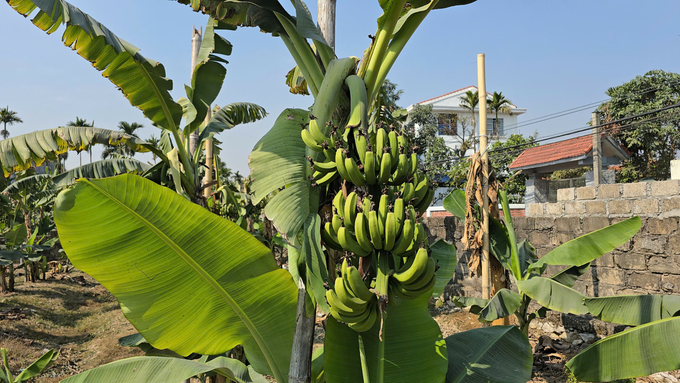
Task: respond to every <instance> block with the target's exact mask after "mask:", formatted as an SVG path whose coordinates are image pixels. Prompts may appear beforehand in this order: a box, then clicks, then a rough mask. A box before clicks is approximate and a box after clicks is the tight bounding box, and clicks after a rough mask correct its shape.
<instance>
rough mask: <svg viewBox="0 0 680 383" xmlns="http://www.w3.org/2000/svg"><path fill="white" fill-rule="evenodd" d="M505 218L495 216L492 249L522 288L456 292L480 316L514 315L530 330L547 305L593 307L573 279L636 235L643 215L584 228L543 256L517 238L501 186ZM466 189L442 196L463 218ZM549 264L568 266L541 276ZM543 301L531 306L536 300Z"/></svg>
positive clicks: (567, 309) (580, 310) (569, 309)
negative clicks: (481, 294)
mask: <svg viewBox="0 0 680 383" xmlns="http://www.w3.org/2000/svg"><path fill="white" fill-rule="evenodd" d="M499 196H500V202H501V205H502V207H503V213H504V218H505V221H504V223H503V222H501V221H498V220H495V219H493V218H491V222H490V228H489V229H490V230H489V239H490V245H491V246H490V247H491V253H492V254H493V255H494V256H495V257H496V259H498V261H499V262H500V263H501V264H502V265H503V267H504V268H505V269H506V270H507V271H509V273H510V276H511V278H512V279H513V281H514V282H515V284H516V285H517V288H518V292H514V291H512V290H509V289H501V290H499V291H498V292H497V293H496V295H495V296H494V297H493V298H491V299H480V298H473V297H455V298H454V299H453V301H454V303H455V304H456V305H458V306H460V307H470V311H471V312H472V313H474V314H478V319H479V320H480V321H481V322H492V321H494V320H496V319H498V318H503V317H506V316H509V315H513V314H514V315H515V316H516V317H517V320H518V322H519V327H520V329H521V330H522V331H523V332H524V333H525V334H527V333H528V331H529V325H530V323H531V321H532V320H534V319H535V318H539V317H544V316H545V314H546V312H547V311H548V310H556V311H560V312H564V313H571V314H587V313H589V312H590V310H589V308H588V306H587V305H586V304H585V303H584V300H585V299H586V297H585V296H584V295H583V294H581V293H579V292H578V291H576V290H574V289H573V287H574V283H576V281H577V280H578V278H579V277H580V276H581V275H583V274H584V273H585V272H586V271H587V270H589V268H590V262H592V261H594V260H595V259H597V258H599V257H600V256H602V255H604V254H605V253H608V252H610V251H612V250H613V249H615V248H616V247H617V246H619V245H621V244H623V243H625V242H626V241H628V240H629V239H630V238H632V237H633V236H634V235H635V233H637V232H638V230H639V229H640V225H641V221H640V218H639V217H632V218H629V219H627V220H625V221H622V222H619V223H616V224H614V225H611V226H608V227H606V228H603V229H600V230H596V231H594V232H592V233H588V234H585V235H583V236H580V237H578V238H576V239H573V240H571V241H569V242H567V243H564V244H562V245H561V246H558V247H557V248H555V249H553V250H552V251H550V252H549V253H548V254H546V255H545V256H543V257H542V258H540V259H539V258H538V257H537V256H536V254H535V253H534V248H533V246H531V244H530V243H529V242H527V241H522V242H521V243H519V244H518V243H517V237H516V235H515V230H514V226H513V223H512V216H511V215H510V208H509V204H508V196H507V192H505V191H504V190H501V191H500V192H499ZM464 198H465V196H464V193H460V192H458V191H454V192H452V193H451V194H449V196H447V197H446V199H445V200H444V207H445V208H446V209H447V210H448V211H449V212H451V213H452V214H454V215H455V216H456V217H458V218H459V219H461V220H464V219H465V215H464V210H463V209H462V208H461V207H462V206H465V205H464V202H465V200H464ZM548 265H558V266H567V268H565V269H563V270H562V271H560V272H558V273H556V274H554V275H552V276H551V277H549V278H546V277H543V276H542V275H543V273H544V272H545V270H546V268H547V266H548ZM534 301H535V302H536V303H538V304H539V305H540V307H539V308H537V309H534V310H533V311H532V312H530V307H534V306H535V305H532V303H533V302H534Z"/></svg>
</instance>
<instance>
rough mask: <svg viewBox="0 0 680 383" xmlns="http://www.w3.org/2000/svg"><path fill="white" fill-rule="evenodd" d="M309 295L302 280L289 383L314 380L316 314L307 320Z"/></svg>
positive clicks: (306, 382) (305, 382)
mask: <svg viewBox="0 0 680 383" xmlns="http://www.w3.org/2000/svg"><path fill="white" fill-rule="evenodd" d="M306 296H307V293H306V291H305V284H304V283H303V282H302V279H300V280H299V281H298V303H297V312H296V314H295V335H294V337H293V349H292V351H291V354H290V370H289V372H288V383H309V382H310V381H311V380H312V345H313V344H314V324H315V323H316V314H315V313H313V314H312V316H311V317H310V318H307V312H306V310H305V300H306Z"/></svg>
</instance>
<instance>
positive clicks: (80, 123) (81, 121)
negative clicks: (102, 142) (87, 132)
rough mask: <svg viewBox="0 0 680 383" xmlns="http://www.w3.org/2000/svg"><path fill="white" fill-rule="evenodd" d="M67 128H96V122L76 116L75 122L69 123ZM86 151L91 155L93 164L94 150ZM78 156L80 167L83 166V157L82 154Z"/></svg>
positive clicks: (88, 149) (89, 148)
mask: <svg viewBox="0 0 680 383" xmlns="http://www.w3.org/2000/svg"><path fill="white" fill-rule="evenodd" d="M66 126H94V121H92V122H87V120H86V119H84V118H80V117H78V116H76V119H75V121H69V122H67V123H66ZM85 150H87V152H88V153H90V163H92V148H91V147H88V148H87V149H85ZM78 156H79V158H80V166H83V155H82V154H81V153H78Z"/></svg>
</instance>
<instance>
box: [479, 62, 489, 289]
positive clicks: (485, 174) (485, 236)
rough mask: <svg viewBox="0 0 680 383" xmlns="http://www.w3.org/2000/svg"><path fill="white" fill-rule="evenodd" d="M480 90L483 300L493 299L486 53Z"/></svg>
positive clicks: (480, 69) (481, 63)
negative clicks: (490, 248)
mask: <svg viewBox="0 0 680 383" xmlns="http://www.w3.org/2000/svg"><path fill="white" fill-rule="evenodd" d="M477 82H478V88H479V150H480V151H481V152H482V200H483V201H484V203H483V206H482V218H483V220H482V298H484V299H491V266H490V263H489V195H488V193H489V154H488V152H487V146H488V144H489V141H488V138H487V129H486V73H485V57H484V53H480V54H478V55H477Z"/></svg>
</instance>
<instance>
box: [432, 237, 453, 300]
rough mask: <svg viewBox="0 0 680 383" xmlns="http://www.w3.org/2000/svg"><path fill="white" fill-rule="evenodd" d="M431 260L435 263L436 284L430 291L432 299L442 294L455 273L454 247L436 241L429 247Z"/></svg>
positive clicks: (441, 241)
mask: <svg viewBox="0 0 680 383" xmlns="http://www.w3.org/2000/svg"><path fill="white" fill-rule="evenodd" d="M430 250H431V251H432V253H431V256H432V259H434V261H435V262H436V263H437V266H439V268H438V269H437V282H436V283H435V285H434V290H432V296H433V297H435V298H436V297H439V296H440V295H442V293H443V292H444V289H445V288H446V285H448V284H449V281H450V280H452V279H453V277H454V273H455V272H456V263H457V262H458V260H457V259H456V246H454V245H452V244H450V243H447V242H446V241H444V240H443V239H441V238H440V239H438V240H436V241H435V242H434V243H433V244H432V245H430Z"/></svg>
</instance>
